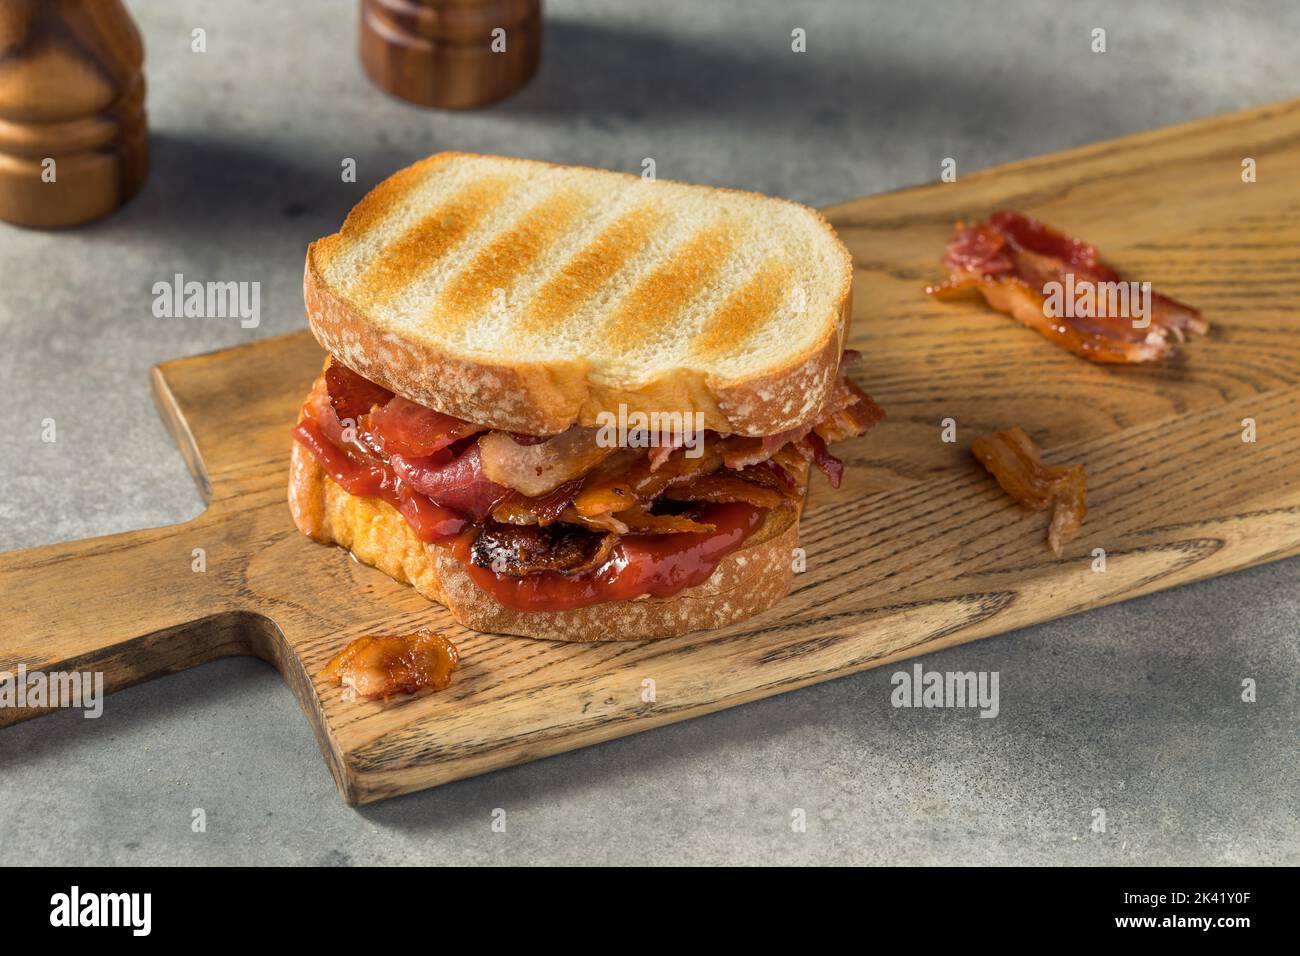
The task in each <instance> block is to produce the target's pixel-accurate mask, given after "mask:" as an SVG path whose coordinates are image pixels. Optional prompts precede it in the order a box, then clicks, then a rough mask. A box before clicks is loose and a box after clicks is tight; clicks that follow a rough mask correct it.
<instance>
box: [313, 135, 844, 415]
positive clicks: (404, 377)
mask: <svg viewBox="0 0 1300 956" xmlns="http://www.w3.org/2000/svg"><path fill="white" fill-rule="evenodd" d="M457 155H464V154H457V153H438V154H436V155H434V156H431V157H429V158H428V159H425V160H422V161H421V162H420V163H417V164H415V165H414V166H411V167H408V168H407V169H406V170H402V171H400V172H398V173H396V174H394V177H390V179H389V180H386V181H385V183H383V184H381V185H380V186H379V187H376V190H375V193H376V194H378V196H377V198H376V199H375V201H374V202H372V203H370V206H375V205H380V204H382V201H383V197H384V196H386V195H388V192H392V191H393V190H395V189H396V188H397V186H398V185H400V182H401V181H404V180H406V179H410V178H413V176H414V175H415V174H416V173H418V172H419V171H420V170H422V169H425V168H427V167H428V166H430V165H436V164H437V163H440V162H443V161H445V160H446V159H448V158H449V157H453V156H457ZM500 161H501V162H503V163H509V162H519V161H518V160H509V159H505V158H502V159H500ZM530 162H531V161H530ZM545 165H554V164H545ZM399 177H402V178H403V179H398V178H399ZM628 178H629V179H635V178H636V177H634V176H630V175H629V176H628ZM393 180H398V183H396V184H394V186H392V187H389V185H388V184H389V183H390V182H393ZM695 188H700V189H707V188H709V187H703V186H701V187H695ZM386 189H387V190H388V192H383V190H386ZM713 191H715V192H724V193H737V194H745V195H756V194H753V193H744V191H742V190H730V189H718V190H713ZM372 195H373V194H372ZM762 198H764V199H766V200H768V201H770V202H782V203H789V200H780V199H772V198H771V197H762ZM368 201H369V197H367V200H363V202H362V204H360V205H359V206H358V210H357V211H356V212H354V215H356V216H357V217H361V216H362V215H363V213H364V214H365V215H374V214H375V213H374V211H373V209H370V206H366V203H367V202H368ZM790 205H799V204H797V203H790ZM363 206H365V207H366V208H365V210H363V208H362V207H363ZM799 208H800V209H805V210H807V209H808V207H805V206H802V205H799ZM367 210H369V211H367ZM808 211H810V212H812V214H813V215H814V216H815V217H816V219H817V221H818V222H819V223H820V225H821V226H822V227H823V228H824V229H825V230H826V231H827V232H828V233H829V234H830V235H831V237H832V239H833V240H834V242H835V243H836V245H837V246H838V247H839V250H840V253H841V268H840V270H839V275H838V276H837V277H836V278H837V280H838V283H839V290H838V295H837V297H836V300H835V301H837V302H838V308H837V311H836V315H835V316H834V317H833V319H832V320H831V321H829V322H828V323H826V334H825V335H824V336H823V337H822V339H821V340H820V341H818V342H815V343H813V344H812V345H811V346H810V347H809V348H807V349H804V350H803V351H801V352H799V353H797V354H793V355H791V356H790V357H789V359H788V362H787V364H786V365H785V366H784V367H781V368H776V369H769V370H765V371H764V372H763V373H761V374H758V375H754V376H751V377H748V378H741V379H731V380H728V379H722V378H720V377H717V376H712V375H709V374H707V373H705V372H700V371H697V370H690V369H680V370H676V371H674V372H673V373H671V374H668V375H663V376H658V377H656V378H654V379H650V380H648V381H645V382H640V383H627V382H613V381H606V380H603V379H601V378H599V377H593V376H592V375H591V374H590V372H591V368H590V366H589V364H588V363H587V362H585V361H581V360H570V361H559V360H555V361H546V362H527V361H506V360H502V361H491V360H489V359H486V358H485V359H482V360H480V359H477V358H476V359H473V360H471V359H468V358H466V357H464V356H460V355H456V354H453V353H450V352H448V351H446V350H445V349H441V348H439V347H438V346H437V344H435V343H433V342H430V341H428V340H426V339H422V338H415V337H405V336H400V335H397V334H394V333H392V332H389V331H386V330H384V329H382V328H379V327H378V326H376V325H375V323H373V322H372V321H370V320H369V319H368V318H367V317H366V316H365V314H364V313H363V312H361V311H359V310H358V309H357V308H355V307H354V306H353V305H352V304H350V303H349V302H347V301H346V300H345V299H343V298H342V297H340V296H339V295H337V294H336V293H335V290H334V289H332V288H331V287H330V285H329V283H328V281H326V279H325V278H324V276H323V275H322V268H321V264H320V262H318V256H319V255H320V254H321V252H322V250H323V249H325V248H326V247H328V246H331V245H333V244H335V243H337V242H338V241H339V237H340V236H341V233H335V234H334V235H332V236H327V237H325V238H323V239H319V240H317V241H316V242H313V243H312V244H311V245H310V246H308V248H307V257H306V262H305V264H304V269H303V299H304V301H305V303H306V307H307V319H308V322H309V324H310V326H311V329H312V332H313V333H314V334H315V336H316V340H317V341H318V342H320V344H321V346H322V347H324V348H325V349H326V351H328V352H329V353H330V354H332V355H333V356H334V357H335V358H337V359H338V360H339V361H340V362H342V363H343V364H344V365H347V366H349V367H350V368H352V369H353V370H354V371H356V372H358V373H360V374H361V375H364V376H365V377H366V378H368V379H371V380H372V381H375V382H379V383H380V384H382V385H384V386H385V387H387V388H388V389H390V390H391V391H393V392H395V393H397V394H398V395H402V396H403V397H405V398H408V399H410V400H411V401H414V402H418V403H419V404H421V405H426V406H428V407H430V408H434V409H437V410H438V411H440V412H443V413H445V414H448V415H454V416H456V417H457V418H462V419H465V420H467V421H472V422H475V423H478V424H482V425H487V426H488V427H490V428H496V429H500V430H502V431H512V432H521V433H526V434H532V435H549V434H555V433H557V432H561V431H563V430H564V429H566V428H568V427H569V426H570V425H573V424H581V425H585V426H589V427H590V426H595V425H597V424H598V422H597V419H596V416H597V414H598V413H599V412H601V411H614V410H616V409H617V408H618V406H619V405H620V404H623V405H626V406H627V410H628V412H629V413H631V412H643V413H646V414H650V413H652V412H662V411H674V412H677V411H680V412H682V413H691V414H693V413H696V412H699V413H702V414H703V415H704V427H705V428H708V429H712V430H714V431H718V432H724V433H734V434H739V435H753V436H758V435H772V434H776V433H777V432H781V431H786V430H787V429H792V428H797V427H800V426H803V425H806V424H809V423H810V422H811V421H813V420H814V419H815V418H816V417H817V415H818V413H819V411H820V408H821V406H822V405H823V403H824V401H825V399H826V397H827V396H828V395H829V394H830V391H831V388H832V387H833V385H834V381H835V376H836V373H837V372H838V370H839V364H840V355H841V353H842V351H843V348H844V343H845V342H846V341H847V337H848V330H849V321H850V317H851V315H852V292H853V262H852V258H851V257H850V256H849V254H848V251H847V250H846V249H844V247H843V244H842V243H840V242H839V238H838V237H837V236H836V235H835V230H834V229H833V228H832V226H831V225H830V223H829V222H827V221H826V219H825V218H824V217H823V216H821V214H820V213H818V212H816V210H808ZM352 218H353V217H352V216H349V219H352ZM344 227H345V228H347V223H346V222H345V224H344Z"/></svg>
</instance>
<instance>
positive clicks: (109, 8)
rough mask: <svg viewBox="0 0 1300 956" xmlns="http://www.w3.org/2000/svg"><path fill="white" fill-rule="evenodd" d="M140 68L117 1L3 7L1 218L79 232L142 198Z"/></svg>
mask: <svg viewBox="0 0 1300 956" xmlns="http://www.w3.org/2000/svg"><path fill="white" fill-rule="evenodd" d="M143 63H144V46H143V44H142V43H141V41H140V32H139V31H138V30H137V29H136V26H135V23H134V22H133V21H132V20H131V16H130V14H129V13H127V11H126V8H125V7H123V6H122V3H121V0H0V219H6V220H8V221H9V222H13V223H17V224H18V225H21V226H42V227H45V226H71V225H76V224H77V223H82V222H87V221H89V220H91V219H98V218H99V217H100V216H105V215H107V214H108V213H110V212H112V211H113V210H114V209H116V208H117V207H118V206H120V205H122V204H123V203H124V202H126V201H127V200H128V199H130V198H131V197H132V196H134V195H135V194H136V193H137V192H138V191H139V189H140V187H141V186H142V185H143V184H144V179H145V174H146V172H147V170H148V165H149V143H148V125H147V123H146V121H145V113H144V74H143V73H142V72H141V67H142V65H143Z"/></svg>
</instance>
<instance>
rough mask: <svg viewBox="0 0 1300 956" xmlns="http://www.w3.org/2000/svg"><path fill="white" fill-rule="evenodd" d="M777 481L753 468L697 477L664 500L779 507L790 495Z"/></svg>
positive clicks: (670, 490)
mask: <svg viewBox="0 0 1300 956" xmlns="http://www.w3.org/2000/svg"><path fill="white" fill-rule="evenodd" d="M776 481H777V479H776V476H775V475H774V474H773V473H772V472H771V471H769V470H766V469H760V467H759V466H757V465H751V466H750V467H749V468H746V469H745V470H744V471H742V472H740V473H739V474H735V475H733V474H724V473H718V472H715V473H714V474H711V475H697V476H696V477H694V478H691V479H690V480H688V481H685V482H683V483H681V484H679V485H671V486H669V487H668V489H667V490H665V491H664V497H665V498H667V499H669V500H670V501H719V502H726V501H743V502H745V503H746V504H751V505H753V506H754V507H756V508H777V507H780V506H781V505H783V504H785V503H786V500H787V496H786V495H785V494H784V493H783V492H781V491H780V490H778V489H777V488H776V487H775V485H776ZM619 517H620V518H621V517H623V515H622V514H620V515H619Z"/></svg>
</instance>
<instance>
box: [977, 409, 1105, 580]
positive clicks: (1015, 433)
mask: <svg viewBox="0 0 1300 956" xmlns="http://www.w3.org/2000/svg"><path fill="white" fill-rule="evenodd" d="M971 454H973V455H974V456H975V457H976V458H977V459H979V462H980V464H981V465H983V466H984V467H985V468H987V469H988V471H989V473H990V474H991V475H993V477H994V478H996V479H997V480H998V484H999V485H1001V486H1002V490H1003V491H1005V492H1006V493H1007V494H1009V495H1010V496H1011V497H1012V498H1015V499H1016V501H1018V502H1020V506H1021V507H1022V508H1024V509H1025V510H1026V511H1042V510H1043V509H1044V508H1046V507H1047V506H1048V505H1051V506H1052V523H1051V525H1050V526H1049V527H1048V529H1047V543H1048V545H1049V546H1050V547H1051V549H1052V551H1053V552H1054V553H1055V554H1056V556H1057V557H1060V555H1061V547H1062V545H1063V544H1064V543H1065V542H1066V541H1067V540H1068V539H1070V538H1072V537H1074V535H1075V534H1076V533H1077V532H1078V530H1079V526H1080V525H1082V524H1083V519H1084V517H1085V516H1086V515H1087V514H1088V507H1087V504H1086V503H1085V501H1084V498H1085V495H1086V494H1087V481H1086V479H1085V477H1084V473H1083V465H1079V464H1075V465H1044V464H1043V460H1042V455H1041V453H1040V452H1039V450H1038V446H1037V445H1035V444H1034V442H1033V439H1031V438H1030V437H1029V436H1028V435H1026V434H1025V432H1024V430H1023V429H1021V428H1020V427H1019V426H1017V427H1015V428H1010V429H1008V430H1006V431H1002V432H993V433H992V434H990V435H981V436H980V437H979V438H977V439H975V441H974V443H973V444H972V445H971Z"/></svg>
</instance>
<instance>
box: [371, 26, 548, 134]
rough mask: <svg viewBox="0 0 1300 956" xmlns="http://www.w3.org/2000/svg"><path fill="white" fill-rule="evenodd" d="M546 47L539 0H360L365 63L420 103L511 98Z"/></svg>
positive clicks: (450, 104) (380, 79)
mask: <svg viewBox="0 0 1300 956" xmlns="http://www.w3.org/2000/svg"><path fill="white" fill-rule="evenodd" d="M541 49H542V11H541V0H361V62H362V65H363V66H364V67H365V69H366V72H367V73H368V74H369V75H370V78H371V79H372V80H374V81H375V83H377V84H378V85H379V86H381V87H383V88H384V89H385V90H387V91H388V92H390V93H392V94H393V95H395V96H399V97H401V98H402V99H404V100H409V101H410V102H412V103H418V104H420V105H421V106H440V107H446V108H451V109H467V108H470V107H474V106H482V105H483V104H485V103H491V102H492V101H494V100H499V99H501V98H502V97H505V96H509V95H510V94H511V93H514V92H515V91H517V90H519V89H521V88H522V87H523V86H524V85H525V84H526V83H527V82H528V81H529V80H530V79H531V78H532V76H533V74H534V73H535V72H537V64H538V62H539V60H540V59H541Z"/></svg>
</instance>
